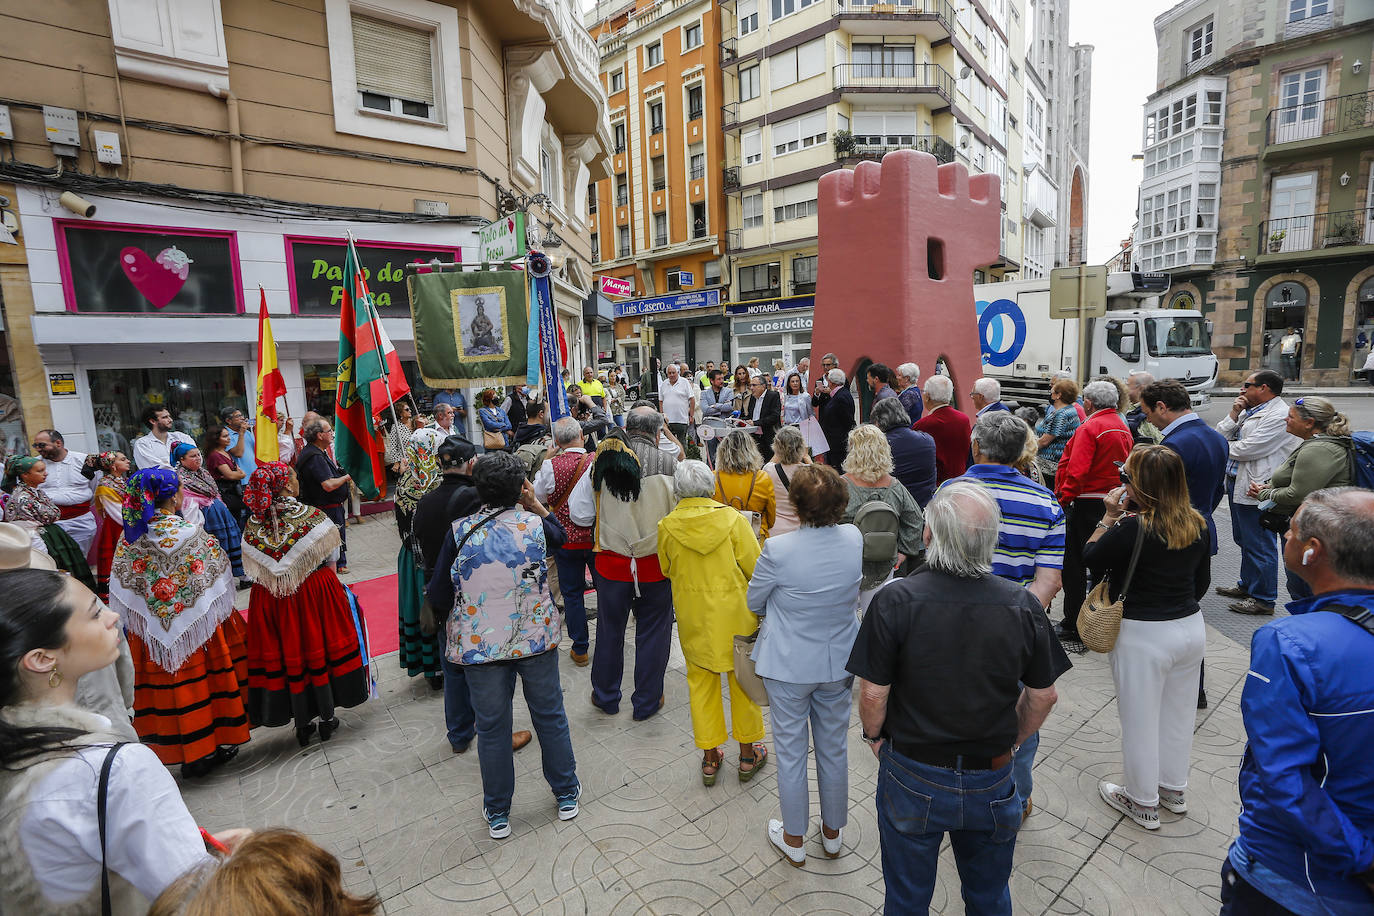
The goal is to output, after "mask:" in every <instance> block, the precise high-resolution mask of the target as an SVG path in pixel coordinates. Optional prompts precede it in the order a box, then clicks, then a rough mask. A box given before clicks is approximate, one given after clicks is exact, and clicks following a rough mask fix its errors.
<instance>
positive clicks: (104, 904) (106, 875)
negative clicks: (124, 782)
mask: <svg viewBox="0 0 1374 916" xmlns="http://www.w3.org/2000/svg"><path fill="white" fill-rule="evenodd" d="M128 743H129V742H127V741H120V742H118V743H117V744H113V745H111V746H110V750H109V752H108V753H106V754H105V762H104V763H103V764H101V766H100V783H99V786H98V788H97V789H96V796H95V817H96V823H97V824H98V825H99V827H100V912H101V914H102V916H111V914H112V913H113V912H114V908H113V905H112V904H111V903H110V869H109V866H108V865H107V864H106V862H105V808H106V804H105V802H106V798H107V796H108V795H109V789H110V768H111V767H112V766H114V759H115V754H118V753H119V749H120V748H121V747H123V746H124V745H126V744H128Z"/></svg>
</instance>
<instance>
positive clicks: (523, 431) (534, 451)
mask: <svg viewBox="0 0 1374 916" xmlns="http://www.w3.org/2000/svg"><path fill="white" fill-rule="evenodd" d="M551 448H553V436H552V434H551V433H550V432H549V426H548V408H547V406H546V405H545V404H544V402H543V401H530V403H529V406H528V407H526V408H525V422H524V423H522V424H520V425H519V426H518V427H516V429H515V455H516V457H517V458H519V459H520V461H521V463H523V464H524V465H525V477H526V478H527V479H528V480H529V482H530V483H534V475H535V474H536V473H538V471H539V469H540V468H541V467H543V466H544V459H545V458H547V457H548V456H549V449H551Z"/></svg>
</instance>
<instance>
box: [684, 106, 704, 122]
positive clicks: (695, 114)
mask: <svg viewBox="0 0 1374 916" xmlns="http://www.w3.org/2000/svg"><path fill="white" fill-rule="evenodd" d="M701 114H702V112H701V109H700V108H689V109H688V110H687V120H689V121H695V120H696V119H697V118H700V117H701Z"/></svg>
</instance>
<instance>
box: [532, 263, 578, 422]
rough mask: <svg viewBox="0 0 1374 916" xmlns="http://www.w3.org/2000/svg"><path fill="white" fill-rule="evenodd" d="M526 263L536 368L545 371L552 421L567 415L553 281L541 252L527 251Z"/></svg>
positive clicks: (545, 385) (545, 389) (546, 390)
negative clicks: (534, 314) (533, 316)
mask: <svg viewBox="0 0 1374 916" xmlns="http://www.w3.org/2000/svg"><path fill="white" fill-rule="evenodd" d="M527 264H528V269H529V272H530V286H531V287H532V288H533V290H534V307H533V308H531V309H530V311H531V312H538V313H539V367H540V368H541V369H542V370H543V373H544V391H545V396H546V397H547V398H548V400H547V402H546V403H548V405H549V423H550V424H552V423H553V422H554V421H555V420H559V419H562V418H563V417H566V416H568V393H567V392H566V391H564V390H563V379H562V375H561V374H560V370H561V366H560V365H559V360H558V321H557V319H556V318H555V317H554V314H553V283H552V281H550V279H549V273H550V270H551V265H550V264H549V259H548V257H547V256H546V255H545V254H544V253H543V252H541V251H532V252H530V256H529V260H528V262H527Z"/></svg>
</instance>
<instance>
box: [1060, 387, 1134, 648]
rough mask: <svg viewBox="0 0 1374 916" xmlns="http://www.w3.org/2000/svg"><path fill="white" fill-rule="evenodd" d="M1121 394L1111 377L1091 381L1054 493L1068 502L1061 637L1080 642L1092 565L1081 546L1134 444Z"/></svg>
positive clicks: (1102, 511) (1098, 521)
mask: <svg viewBox="0 0 1374 916" xmlns="http://www.w3.org/2000/svg"><path fill="white" fill-rule="evenodd" d="M1120 399H1121V393H1120V392H1119V391H1118V390H1117V387H1116V386H1115V385H1113V384H1112V383H1111V382H1108V381H1104V380H1099V381H1095V382H1089V383H1088V384H1087V386H1086V387H1085V388H1084V389H1083V402H1084V405H1085V407H1086V409H1087V412H1088V419H1087V420H1085V421H1084V422H1083V423H1082V424H1081V425H1080V426H1079V427H1078V429H1077V430H1075V431H1074V434H1073V436H1072V437H1071V438H1070V439H1069V443H1068V445H1066V446H1064V456H1063V457H1062V458H1060V459H1059V476H1058V477H1057V478H1056V479H1055V488H1056V489H1055V494H1054V495H1055V496H1056V497H1057V498H1058V499H1059V504H1060V505H1062V506H1063V507H1064V515H1065V527H1066V530H1065V532H1064V622H1063V623H1061V624H1060V625H1059V638H1060V639H1069V640H1073V641H1075V642H1077V641H1078V609H1079V608H1081V607H1082V606H1083V599H1084V598H1086V597H1087V595H1088V570H1087V567H1086V566H1084V565H1083V545H1084V544H1086V543H1087V542H1088V538H1090V537H1092V533H1093V529H1094V528H1096V527H1097V526H1098V525H1100V524H1102V516H1103V514H1105V512H1106V507H1105V505H1104V504H1103V500H1104V499H1106V498H1107V494H1108V493H1110V492H1111V491H1112V490H1114V489H1116V488H1117V487H1118V486H1120V485H1121V483H1122V481H1121V473H1120V471H1118V470H1117V467H1116V462H1118V461H1123V462H1124V461H1125V460H1126V456H1127V455H1128V454H1130V452H1131V448H1132V446H1133V445H1134V444H1135V443H1134V440H1132V438H1131V431H1130V429H1128V428H1127V427H1126V421H1125V420H1124V419H1123V418H1122V416H1121V414H1120V413H1118V412H1117V405H1118V403H1119V402H1120Z"/></svg>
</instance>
